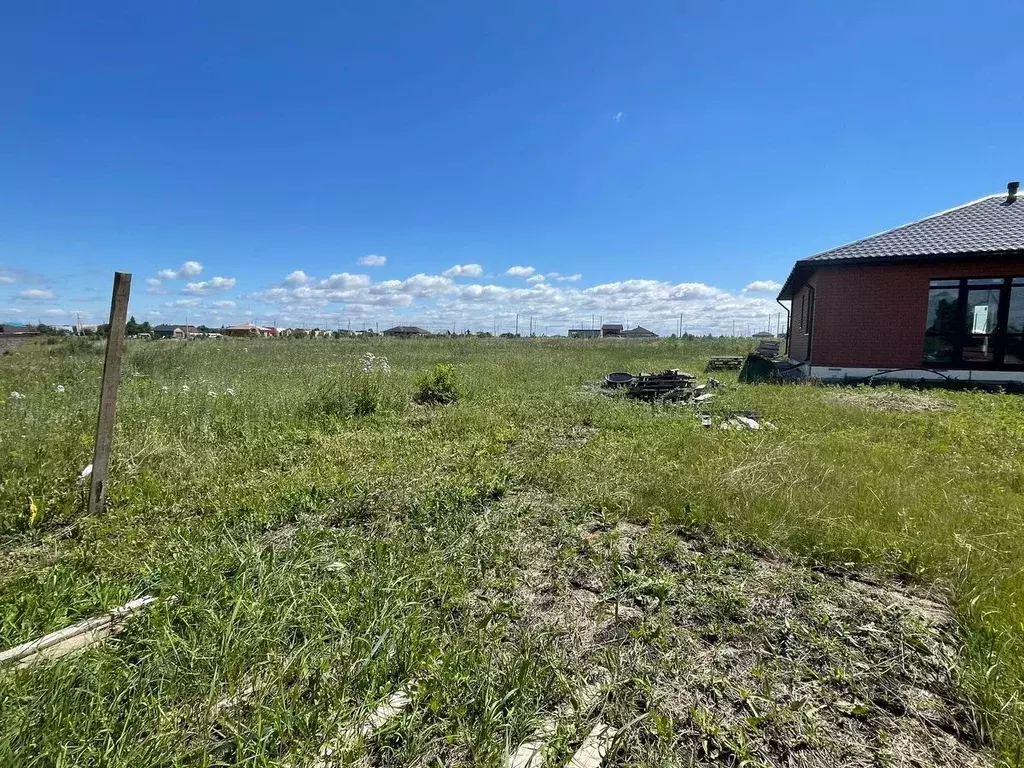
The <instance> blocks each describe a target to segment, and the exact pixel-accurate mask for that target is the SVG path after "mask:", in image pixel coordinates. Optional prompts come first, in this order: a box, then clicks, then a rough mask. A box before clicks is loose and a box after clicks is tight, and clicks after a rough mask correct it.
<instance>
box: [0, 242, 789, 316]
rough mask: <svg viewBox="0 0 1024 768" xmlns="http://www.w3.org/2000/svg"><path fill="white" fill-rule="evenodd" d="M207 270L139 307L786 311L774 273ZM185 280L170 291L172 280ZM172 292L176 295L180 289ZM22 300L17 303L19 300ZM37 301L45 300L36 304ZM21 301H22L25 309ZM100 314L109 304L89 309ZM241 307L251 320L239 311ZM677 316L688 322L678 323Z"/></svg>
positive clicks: (502, 312)
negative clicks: (623, 276) (604, 278)
mask: <svg viewBox="0 0 1024 768" xmlns="http://www.w3.org/2000/svg"><path fill="white" fill-rule="evenodd" d="M359 263H361V264H362V265H364V266H368V267H378V266H384V265H385V264H386V263H387V258H386V257H384V256H378V255H376V254H370V255H367V256H364V257H362V258H361V259H359ZM202 272H203V265H202V264H200V263H199V262H198V261H186V262H184V263H183V264H182V265H181V266H180V267H178V268H177V269H161V270H159V271H158V272H157V273H156V275H155V276H154V277H152V278H149V279H148V281H147V282H148V283H149V293H151V294H153V293H155V294H164V295H166V294H171V295H170V296H167V299H166V301H164V303H163V304H162V305H159V306H155V305H149V306H147V305H145V304H143V305H142V306H140V305H139V304H138V303H136V302H133V305H134V306H133V311H134V312H135V313H136V314H138V315H139V316H140V317H146V318H147V319H151V320H158V319H161V320H165V321H166V320H172V321H174V322H179V321H181V319H182V318H181V313H183V312H186V311H187V312H188V315H189V317H190V319H193V318H194V319H196V320H197V321H203V322H208V323H211V324H212V323H215V322H239V321H241V320H251V319H253V317H255V316H259V317H262V318H263V322H269V320H270V318H275V319H276V320H277V321H278V322H279V324H282V325H284V324H288V325H303V324H305V323H307V322H310V323H312V322H314V321H315V324H317V325H320V326H323V324H324V323H325V322H326V323H328V324H333V325H335V326H337V325H343V324H344V323H345V322H346V321H348V320H351V322H352V323H353V324H354V327H368V326H371V325H372V324H373V323H375V322H379V323H380V324H381V327H385V325H386V324H413V325H423V326H425V327H433V328H435V329H436V328H441V327H447V328H451V327H452V326H453V323H454V324H455V326H456V327H457V328H458V329H459V330H464V329H465V328H466V327H470V328H474V329H484V328H487V329H490V328H491V327H492V323H493V322H494V321H495V318H496V317H499V318H506V320H505V321H499V322H502V323H505V322H506V321H507V318H508V317H513V318H514V316H515V315H516V314H517V313H518V314H519V315H522V316H532V317H534V318H539V319H541V320H542V321H543V323H544V325H545V326H549V327H551V328H552V329H556V330H557V331H558V332H562V333H564V330H565V329H566V328H568V327H587V326H588V325H589V323H590V322H591V319H592V317H595V318H603V319H604V320H605V321H615V322H628V323H629V324H631V325H637V324H640V325H644V326H645V327H648V328H650V329H652V330H655V331H658V332H659V333H671V332H674V331H675V330H676V329H677V328H678V325H679V324H680V322H681V323H682V324H683V325H685V326H686V327H687V328H688V329H689V330H690V331H697V332H702V333H707V332H711V333H728V332H732V331H733V330H735V331H737V332H743V331H744V330H746V329H747V328H746V324H750V326H751V328H753V329H757V328H759V327H761V326H763V325H764V324H765V321H766V318H767V317H768V316H769V315H770V316H772V317H775V316H776V314H777V313H778V312H779V311H780V308H779V306H778V305H777V304H776V303H775V302H774V296H775V294H777V292H778V291H779V289H780V288H781V285H780V284H779V283H777V282H775V281H773V280H755V281H753V282H750V283H748V284H747V285H745V286H744V287H743V288H742V289H739V290H731V291H730V290H725V289H722V288H717V287H715V286H711V285H707V284H705V283H698V282H679V283H674V282H670V281H664V280H644V279H633V280H620V281H614V282H606V283H601V284H598V285H591V286H583V285H580V282H581V280H582V275H581V274H579V273H571V274H563V273H560V272H543V271H541V270H539V269H537V268H536V267H535V266H532V265H523V264H517V265H513V266H510V267H508V268H507V269H506V270H505V271H504V272H503V273H498V274H497V275H485V270H484V267H483V266H482V265H480V264H477V263H469V264H454V265H452V266H451V267H449V268H448V269H445V270H443V271H441V273H440V274H426V273H418V274H415V275H412V276H411V277H407V278H404V279H389V280H375V279H373V278H371V277H370V275H368V274H363V273H360V272H347V271H343V272H336V273H334V274H330V275H328V276H326V277H320V276H315V275H313V274H311V273H309V272H306V271H305V270H302V269H296V270H293V271H292V272H290V273H288V274H287V275H285V276H283V277H282V279H281V280H280V282H278V283H276V284H273V285H270V286H268V287H266V288H264V289H262V290H256V291H253V292H251V293H245V294H232V291H235V289H236V288H237V287H238V281H237V279H236V278H234V277H220V276H215V277H211V278H209V279H206V280H195V279H191V280H190V279H189V278H196V277H197V276H199V275H200V274H201V273H202ZM173 281H187V282H185V284H184V285H183V286H180V287H178V288H177V289H174V290H167V288H168V287H169V286H166V285H165V284H166V283H169V282H173ZM16 282H20V281H19V280H17V279H16V271H13V272H12V271H11V270H6V271H4V270H2V269H0V283H3V284H13V283H16ZM174 294H177V296H175V295H174ZM11 298H13V299H14V300H15V302H14V303H13V304H12V306H11V307H9V308H8V311H10V312H13V313H14V314H15V315H16V316H17V315H18V314H19V313H20V314H21V315H22V316H26V317H27V316H28V315H29V314H32V315H36V314H37V315H38V316H40V317H47V318H66V319H72V318H73V317H74V316H75V315H76V314H77V313H78V311H79V310H70V309H61V308H57V307H54V306H47V304H48V303H50V302H52V301H54V300H55V299H56V298H57V297H56V295H55V294H54V292H53V291H52V290H50V289H49V288H45V287H32V288H25V289H24V290H21V291H19V292H17V293H15V294H13V296H11ZM19 302H20V304H19ZM31 302H38V303H39V304H40V305H41V306H39V307H36V308H32V309H31V311H29V309H28V308H29V307H30V306H31ZM19 307H20V308H19ZM80 310H81V311H82V312H83V314H84V315H88V316H90V317H93V318H96V317H97V316H98V315H99V314H100V312H102V307H101V306H99V305H97V307H96V309H95V310H94V311H92V312H86V311H85V307H81V308H80ZM243 312H244V315H245V316H244V317H241V316H240V314H241V313H243ZM680 316H682V320H681V321H680Z"/></svg>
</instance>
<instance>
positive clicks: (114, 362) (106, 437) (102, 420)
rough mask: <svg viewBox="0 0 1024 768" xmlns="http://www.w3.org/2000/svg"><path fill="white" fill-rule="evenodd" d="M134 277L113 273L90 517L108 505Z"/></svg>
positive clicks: (90, 489)
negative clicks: (113, 446)
mask: <svg viewBox="0 0 1024 768" xmlns="http://www.w3.org/2000/svg"><path fill="white" fill-rule="evenodd" d="M131 287H132V276H131V274H130V273H129V272H115V273H114V292H113V295H112V297H111V299H110V329H109V331H108V333H107V353H106V356H105V357H104V358H103V384H102V387H101V389H100V413H99V418H98V420H97V422H96V452H95V454H94V455H93V460H92V485H91V486H90V488H89V514H95V513H97V512H102V511H103V508H104V507H105V506H106V503H107V469H108V468H109V467H110V447H111V444H112V443H113V442H114V420H115V417H116V413H117V385H118V383H119V382H120V379H121V356H122V355H123V354H124V328H125V323H126V321H127V317H128V295H129V294H130V293H131Z"/></svg>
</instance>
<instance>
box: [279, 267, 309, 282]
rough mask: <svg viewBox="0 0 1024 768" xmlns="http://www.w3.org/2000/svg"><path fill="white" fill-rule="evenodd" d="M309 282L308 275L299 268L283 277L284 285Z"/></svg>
mask: <svg viewBox="0 0 1024 768" xmlns="http://www.w3.org/2000/svg"><path fill="white" fill-rule="evenodd" d="M308 282H309V275H307V274H306V273H305V272H303V271H302V270H301V269H296V270H295V271H294V272H292V273H291V274H290V275H288V277H286V278H285V279H284V284H285V285H305V284H306V283H308Z"/></svg>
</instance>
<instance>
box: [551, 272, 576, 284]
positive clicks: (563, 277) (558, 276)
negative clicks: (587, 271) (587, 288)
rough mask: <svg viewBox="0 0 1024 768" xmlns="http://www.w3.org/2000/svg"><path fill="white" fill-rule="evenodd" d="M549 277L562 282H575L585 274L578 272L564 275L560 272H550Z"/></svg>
mask: <svg viewBox="0 0 1024 768" xmlns="http://www.w3.org/2000/svg"><path fill="white" fill-rule="evenodd" d="M548 277H550V278H551V279H552V280H557V281H558V282H560V283H575V282H577V281H579V280H580V279H581V278H582V277H583V275H581V274H580V273H579V272H577V273H576V274H574V275H563V274H561V273H560V272H548Z"/></svg>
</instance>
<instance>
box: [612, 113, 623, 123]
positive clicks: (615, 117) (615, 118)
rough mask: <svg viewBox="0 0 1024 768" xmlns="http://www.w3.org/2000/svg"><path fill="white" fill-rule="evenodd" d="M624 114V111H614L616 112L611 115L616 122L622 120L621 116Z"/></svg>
mask: <svg viewBox="0 0 1024 768" xmlns="http://www.w3.org/2000/svg"><path fill="white" fill-rule="evenodd" d="M625 115H626V113H625V112H616V113H615V114H614V115H613V116H612V120H614V121H615V122H616V123H617V122H619V121H620V120H622V118H623V117H625Z"/></svg>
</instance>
